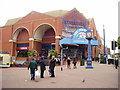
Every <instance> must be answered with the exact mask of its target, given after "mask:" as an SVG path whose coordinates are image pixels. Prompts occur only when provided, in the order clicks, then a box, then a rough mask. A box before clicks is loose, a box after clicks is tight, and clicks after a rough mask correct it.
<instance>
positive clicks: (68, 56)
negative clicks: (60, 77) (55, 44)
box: [67, 56, 71, 69]
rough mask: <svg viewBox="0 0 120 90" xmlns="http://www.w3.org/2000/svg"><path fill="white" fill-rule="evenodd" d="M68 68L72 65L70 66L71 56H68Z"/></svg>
mask: <svg viewBox="0 0 120 90" xmlns="http://www.w3.org/2000/svg"><path fill="white" fill-rule="evenodd" d="M67 68H68V69H71V67H70V57H69V56H68V58H67Z"/></svg>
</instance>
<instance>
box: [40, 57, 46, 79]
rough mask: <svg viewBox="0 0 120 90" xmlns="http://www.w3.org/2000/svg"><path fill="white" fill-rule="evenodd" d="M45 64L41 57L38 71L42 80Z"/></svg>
mask: <svg viewBox="0 0 120 90" xmlns="http://www.w3.org/2000/svg"><path fill="white" fill-rule="evenodd" d="M45 66H46V64H45V61H44V57H43V56H42V57H41V59H40V70H41V78H44V71H45V70H46V67H45Z"/></svg>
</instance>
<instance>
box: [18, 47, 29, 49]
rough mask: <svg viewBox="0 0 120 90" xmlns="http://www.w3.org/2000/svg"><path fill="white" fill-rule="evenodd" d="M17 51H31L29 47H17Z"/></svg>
mask: <svg viewBox="0 0 120 90" xmlns="http://www.w3.org/2000/svg"><path fill="white" fill-rule="evenodd" d="M16 50H29V47H17V48H16Z"/></svg>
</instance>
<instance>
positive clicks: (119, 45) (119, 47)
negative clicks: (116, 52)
mask: <svg viewBox="0 0 120 90" xmlns="http://www.w3.org/2000/svg"><path fill="white" fill-rule="evenodd" d="M117 45H118V49H120V36H119V37H118V40H117Z"/></svg>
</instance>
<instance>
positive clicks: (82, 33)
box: [72, 28, 87, 39]
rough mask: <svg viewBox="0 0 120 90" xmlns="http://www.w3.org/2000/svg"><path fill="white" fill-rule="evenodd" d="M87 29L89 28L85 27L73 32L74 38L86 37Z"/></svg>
mask: <svg viewBox="0 0 120 90" xmlns="http://www.w3.org/2000/svg"><path fill="white" fill-rule="evenodd" d="M86 31H87V29H85V28H80V29H77V30H76V31H75V32H74V33H73V36H72V38H74V39H85V38H86Z"/></svg>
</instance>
